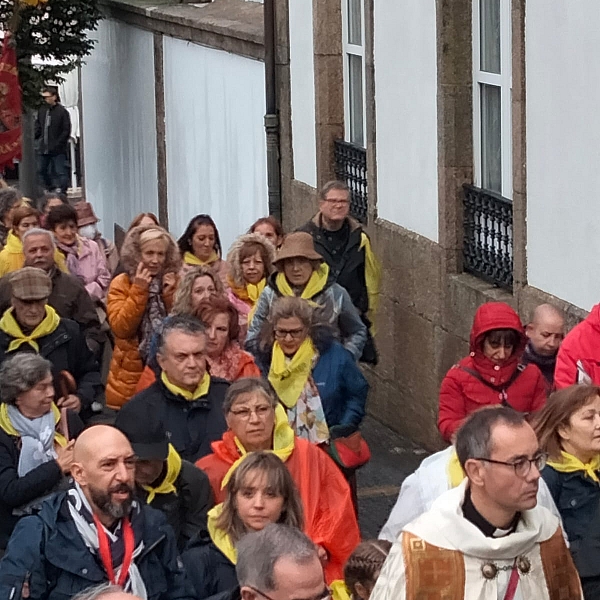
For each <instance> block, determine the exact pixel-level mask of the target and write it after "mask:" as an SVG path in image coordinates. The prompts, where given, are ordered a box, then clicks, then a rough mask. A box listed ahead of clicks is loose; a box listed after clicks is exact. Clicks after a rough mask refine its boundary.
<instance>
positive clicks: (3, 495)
mask: <svg viewBox="0 0 600 600" xmlns="http://www.w3.org/2000/svg"><path fill="white" fill-rule="evenodd" d="M67 417H68V425H69V435H70V437H71V438H76V437H77V436H78V435H79V434H80V433H81V431H82V429H83V423H82V422H81V419H80V418H79V416H78V415H77V413H74V412H71V411H69V412H68V413H67ZM20 455H21V438H20V437H15V436H12V435H8V433H6V432H5V431H4V430H2V429H0V549H1V550H4V549H5V548H6V544H8V539H9V538H10V536H11V534H12V532H13V529H14V528H15V525H16V524H17V521H18V520H19V516H16V515H14V514H13V510H14V509H18V508H19V507H21V506H23V505H25V504H29V503H30V502H33V501H34V500H35V499H36V498H41V497H43V496H44V495H46V494H49V493H50V492H51V491H52V490H53V489H54V488H55V487H56V486H57V485H58V484H60V483H61V481H62V480H63V479H64V478H63V474H62V472H61V470H60V467H59V466H58V463H57V462H56V461H55V460H51V461H49V462H47V463H44V464H43V465H40V466H39V467H37V468H35V469H33V471H30V472H29V473H27V475H25V476H24V477H19V475H18V472H17V468H18V466H19V457H20Z"/></svg>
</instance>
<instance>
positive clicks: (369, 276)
mask: <svg viewBox="0 0 600 600" xmlns="http://www.w3.org/2000/svg"><path fill="white" fill-rule="evenodd" d="M363 248H364V249H365V282H366V284H367V296H368V297H369V315H368V316H369V320H370V321H371V323H373V320H374V317H375V312H376V311H377V307H378V306H379V284H380V282H381V263H380V262H379V260H377V257H376V256H375V254H374V253H373V248H371V240H369V237H368V236H367V234H366V233H365V232H364V231H363V232H362V233H361V237H360V248H359V250H362V249H363ZM371 333H372V334H373V335H375V328H374V327H373V326H371Z"/></svg>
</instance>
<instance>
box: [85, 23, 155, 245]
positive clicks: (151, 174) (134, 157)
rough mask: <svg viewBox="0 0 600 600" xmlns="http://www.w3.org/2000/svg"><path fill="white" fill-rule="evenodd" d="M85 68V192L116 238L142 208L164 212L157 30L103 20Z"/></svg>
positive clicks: (104, 230)
mask: <svg viewBox="0 0 600 600" xmlns="http://www.w3.org/2000/svg"><path fill="white" fill-rule="evenodd" d="M93 35H94V36H95V37H96V38H97V39H98V43H97V44H96V47H95V49H94V51H93V53H92V55H91V56H90V57H88V58H87V59H86V64H85V66H84V67H83V68H82V71H81V78H82V86H81V88H82V98H83V141H84V164H85V191H86V195H87V200H88V201H90V202H91V203H92V204H93V205H94V210H95V211H96V213H97V215H98V217H99V218H100V219H102V222H101V224H100V227H101V229H102V231H103V232H104V233H105V234H106V235H107V236H108V237H111V236H112V234H113V226H114V223H119V225H121V226H123V227H125V228H126V227H128V226H129V223H130V221H131V219H132V218H133V217H134V216H135V215H136V214H137V213H139V212H148V211H151V212H155V213H156V212H157V211H158V188H157V172H156V117H155V114H156V111H155V103H154V53H153V39H152V34H151V33H149V32H147V31H143V30H141V29H137V28H135V27H130V26H129V25H125V24H123V23H119V22H117V21H112V20H103V21H100V24H99V26H98V30H97V31H96V32H95V33H94V34H93Z"/></svg>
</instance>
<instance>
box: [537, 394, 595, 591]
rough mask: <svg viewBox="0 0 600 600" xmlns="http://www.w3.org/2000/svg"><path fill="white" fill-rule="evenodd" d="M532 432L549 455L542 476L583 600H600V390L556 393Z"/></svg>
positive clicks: (539, 415) (539, 414)
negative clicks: (575, 571)
mask: <svg viewBox="0 0 600 600" xmlns="http://www.w3.org/2000/svg"><path fill="white" fill-rule="evenodd" d="M534 429H535V432H536V434H537V436H538V440H539V442H540V447H541V448H542V450H543V451H544V452H546V453H547V454H548V457H549V460H548V464H547V466H546V467H545V468H544V469H543V471H542V477H543V478H544V481H545V482H546V483H547V484H548V488H549V489H550V493H551V494H552V497H553V498H554V501H555V502H556V506H557V508H558V511H559V512H560V516H561V517H562V520H563V526H564V528H565V532H566V534H567V537H568V538H569V543H570V550H571V554H572V556H573V561H574V562H575V566H576V567H577V570H578V571H579V576H580V578H581V584H582V587H583V593H584V596H585V598H586V599H587V598H600V387H597V386H594V385H572V386H571V387H568V388H565V389H562V390H560V391H558V392H554V393H553V394H552V395H551V396H550V398H549V399H548V402H547V404H546V406H545V407H544V408H543V409H542V410H541V411H540V412H539V413H538V414H537V415H536V418H535V421H534Z"/></svg>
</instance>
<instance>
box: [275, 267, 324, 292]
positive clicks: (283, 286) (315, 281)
mask: <svg viewBox="0 0 600 600" xmlns="http://www.w3.org/2000/svg"><path fill="white" fill-rule="evenodd" d="M328 277H329V265H328V264H327V263H325V262H324V263H321V264H320V265H319V266H318V267H317V268H316V269H315V270H314V271H313V272H312V275H311V276H310V279H309V280H308V283H307V284H306V287H305V288H304V289H303V290H302V293H301V294H300V298H303V299H304V300H310V299H311V298H314V297H315V296H316V295H317V294H318V293H320V292H322V291H323V290H324V289H325V286H326V285H327V278H328ZM275 285H276V286H277V289H278V290H279V292H280V293H281V295H282V296H295V295H296V294H294V290H293V289H292V286H291V285H290V283H289V281H288V280H287V278H286V276H285V273H283V272H282V273H277V277H275Z"/></svg>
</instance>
